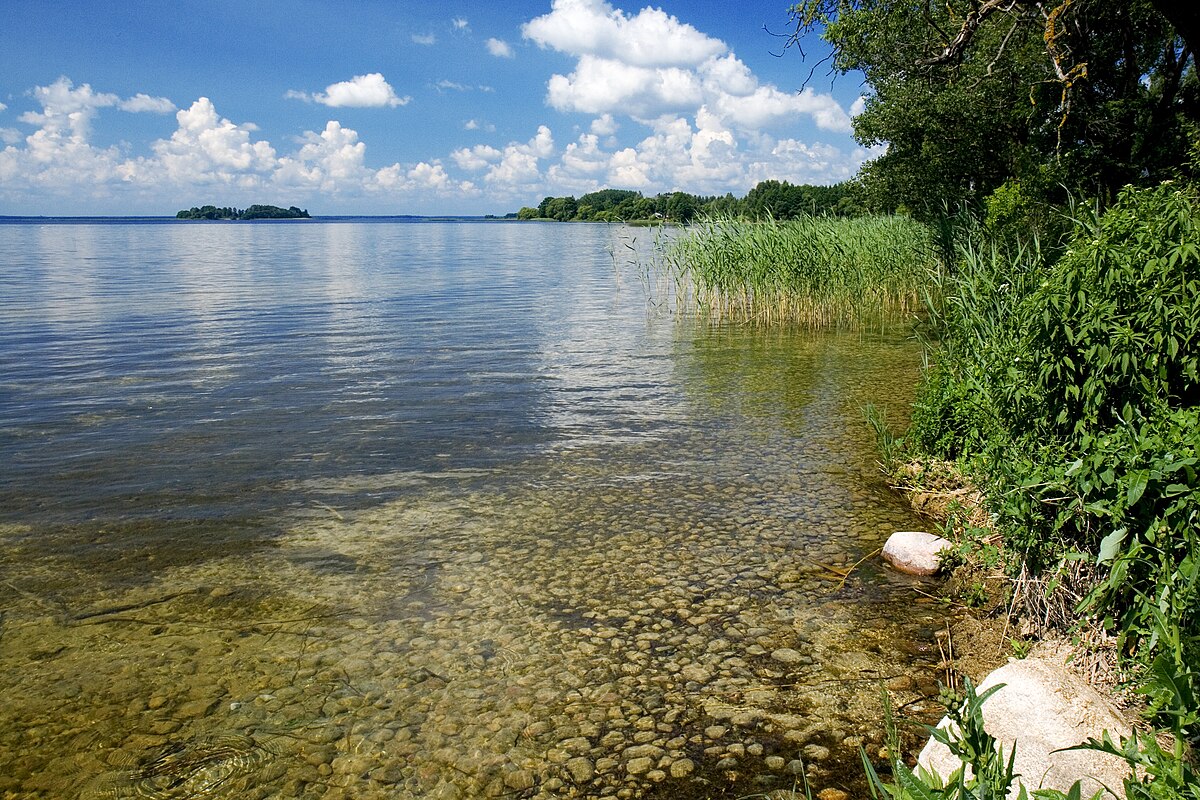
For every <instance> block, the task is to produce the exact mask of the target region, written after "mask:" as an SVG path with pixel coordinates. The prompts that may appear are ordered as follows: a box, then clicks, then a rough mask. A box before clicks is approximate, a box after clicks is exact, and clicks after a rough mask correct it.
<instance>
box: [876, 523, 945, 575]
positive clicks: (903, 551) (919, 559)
mask: <svg viewBox="0 0 1200 800" xmlns="http://www.w3.org/2000/svg"><path fill="white" fill-rule="evenodd" d="M951 546H952V545H951V544H950V542H949V541H948V540H946V539H943V538H942V537H941V536H936V535H934V534H932V533H926V532H924V531H897V532H896V533H893V534H892V535H891V536H889V537H888V540H887V543H886V544H884V546H883V558H884V560H885V561H887V562H888V563H889V564H891V565H892V566H893V567H895V568H896V569H898V570H899V571H901V572H906V573H908V574H909V575H934V574H936V573H937V571H938V570H939V569H941V564H940V563H939V561H938V554H939V553H941V552H942V550H946V549H948V548H950V547H951Z"/></svg>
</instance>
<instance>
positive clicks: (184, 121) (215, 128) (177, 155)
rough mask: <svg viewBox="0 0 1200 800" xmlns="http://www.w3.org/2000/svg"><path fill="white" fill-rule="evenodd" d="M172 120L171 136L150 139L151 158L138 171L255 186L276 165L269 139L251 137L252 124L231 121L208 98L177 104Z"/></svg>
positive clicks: (187, 182) (188, 182) (178, 179)
mask: <svg viewBox="0 0 1200 800" xmlns="http://www.w3.org/2000/svg"><path fill="white" fill-rule="evenodd" d="M175 120H176V122H178V123H179V127H178V128H176V130H175V132H174V133H172V134H171V138H170V139H159V140H158V141H157V142H155V143H154V144H153V146H152V149H153V150H154V154H155V160H154V161H153V162H152V163H147V162H144V161H143V162H141V163H139V165H138V166H139V167H140V168H142V169H140V170H139V172H141V171H142V170H148V171H157V170H161V171H162V172H164V173H165V176H166V177H167V178H169V179H170V180H172V181H173V182H175V183H178V184H183V185H191V184H200V185H203V184H207V183H228V184H234V185H241V186H254V185H259V184H261V183H262V180H263V177H264V176H265V175H268V174H269V173H270V172H271V171H272V170H273V169H274V168H275V166H276V159H275V148H273V147H272V146H271V144H270V143H269V142H265V141H257V142H256V141H252V140H251V137H250V134H251V133H252V132H254V130H255V126H252V125H246V124H243V125H235V124H234V123H233V122H231V121H229V120H228V119H225V118H224V117H221V116H219V115H218V114H217V110H216V108H215V107H214V106H213V103H212V101H211V100H209V99H208V98H207V97H201V98H200V99H199V100H197V101H196V102H194V103H192V105H191V106H190V107H188V108H184V109H180V110H179V111H178V112H177V113H176V114H175ZM143 174H144V173H143Z"/></svg>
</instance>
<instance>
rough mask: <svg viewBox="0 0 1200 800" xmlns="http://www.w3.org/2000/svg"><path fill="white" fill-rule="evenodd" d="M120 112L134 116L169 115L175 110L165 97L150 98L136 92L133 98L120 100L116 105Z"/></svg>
mask: <svg viewBox="0 0 1200 800" xmlns="http://www.w3.org/2000/svg"><path fill="white" fill-rule="evenodd" d="M117 107H118V108H120V109H121V110H122V111H129V112H131V113H134V114H143V113H145V114H170V113H171V112H172V111H174V110H175V104H174V103H172V102H171V101H170V100H168V99H167V98H165V97H151V96H150V95H148V94H145V93H144V92H138V93H137V94H135V95H134V96H133V97H130V98H128V99H125V100H122V101H121V102H120V103H118V104H117Z"/></svg>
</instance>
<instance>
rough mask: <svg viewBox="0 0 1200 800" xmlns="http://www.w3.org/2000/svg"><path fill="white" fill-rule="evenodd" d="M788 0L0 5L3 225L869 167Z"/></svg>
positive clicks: (327, 207)
mask: <svg viewBox="0 0 1200 800" xmlns="http://www.w3.org/2000/svg"><path fill="white" fill-rule="evenodd" d="M787 5H788V3H787V2H786V0H775V1H774V2H759V0H744V1H743V2H703V3H697V2H661V3H658V4H655V5H645V4H642V3H638V2H623V0H617V1H616V2H606V1H605V0H542V1H541V2H524V1H523V0H519V1H516V2H507V3H430V2H408V0H390V1H386V0H354V2H350V1H349V0H346V1H344V2H333V0H329V2H318V1H317V0H291V2H286V3H283V2H253V1H252V0H238V1H237V2H228V1H227V0H209V1H208V2H205V3H197V4H180V3H169V2H145V1H142V0H128V1H127V2H121V3H93V2H61V3H46V2H44V0H4V12H3V18H4V19H3V24H0V214H39V215H54V214H64V215H78V214H173V213H174V212H175V211H176V210H178V209H180V208H184V207H188V206H191V205H198V204H199V205H202V204H205V203H213V204H216V205H237V206H245V205H249V204H251V203H273V204H276V205H285V206H286V205H299V206H303V207H306V208H308V209H309V210H310V211H311V212H313V213H314V214H362V213H366V214H483V213H505V212H507V211H514V210H516V209H517V208H519V207H520V206H523V205H536V204H537V203H538V201H540V200H541V198H542V197H544V196H546V195H567V194H573V195H576V196H578V195H580V194H583V193H585V192H588V191H592V190H595V189H597V188H604V187H614V188H623V189H636V190H639V191H641V192H643V193H645V194H647V195H652V194H656V193H658V192H663V191H673V190H677V189H678V190H683V191H689V192H693V193H697V194H724V193H725V192H733V193H734V194H736V195H742V194H744V193H745V192H746V191H748V190H749V189H750V188H751V187H753V186H754V184H756V183H757V182H758V181H760V180H764V179H768V178H776V179H780V180H790V181H792V182H793V183H818V184H826V183H833V182H836V181H839V180H843V179H845V178H847V177H849V176H851V175H853V174H854V172H856V171H857V169H858V166H859V165H860V164H861V163H862V161H863V160H864V159H866V158H869V157H870V156H871V155H872V154H871V153H869V152H866V151H864V150H863V149H861V148H859V147H858V146H857V145H856V144H855V142H854V140H853V137H852V136H851V134H850V121H851V117H852V115H853V114H854V113H855V112H856V111H857V110H858V109H859V108H860V107H861V101H860V99H859V98H860V94H861V92H862V91H863V87H862V86H861V85H860V83H859V81H858V80H856V79H855V78H854V76H845V77H841V78H838V79H837V80H833V79H832V78H831V77H830V76H829V75H828V73H827V70H826V69H825V68H824V67H820V68H818V71H817V73H816V76H815V77H814V78H813V79H812V80H810V81H809V82H808V84H807V85H805V79H806V77H807V76H808V75H809V71H810V68H811V66H812V64H813V62H814V61H815V60H816V59H818V58H820V57H821V56H822V55H823V54H824V52H825V50H824V48H823V44H822V43H821V42H820V41H819V40H815V39H814V40H810V41H806V42H805V49H806V52H807V54H808V60H807V61H804V60H802V59H801V58H800V55H799V53H798V52H797V51H795V50H792V51H788V52H786V53H784V54H783V56H782V57H780V56H779V53H780V48H781V42H782V40H781V39H778V38H775V37H773V36H771V35H770V34H769V33H767V32H766V31H764V26H766V27H767V28H769V29H771V30H774V31H778V32H785V31H786V30H787V23H788V14H787Z"/></svg>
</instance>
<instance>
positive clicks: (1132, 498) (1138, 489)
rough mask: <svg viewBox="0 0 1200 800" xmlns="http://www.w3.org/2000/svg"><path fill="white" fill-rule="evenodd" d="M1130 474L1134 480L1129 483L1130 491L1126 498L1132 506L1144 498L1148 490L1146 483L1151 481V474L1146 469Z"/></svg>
mask: <svg viewBox="0 0 1200 800" xmlns="http://www.w3.org/2000/svg"><path fill="white" fill-rule="evenodd" d="M1130 475H1131V477H1132V478H1133V481H1132V482H1131V483H1130V484H1129V492H1128V494H1127V495H1126V497H1125V499H1126V502H1127V503H1129V505H1131V506H1132V505H1133V504H1134V503H1136V502H1137V501H1138V500H1141V499H1142V494H1143V493H1145V491H1146V485H1147V484H1148V483H1149V482H1150V475H1149V473H1148V472H1147V471H1146V470H1144V469H1140V470H1137V471H1136V472H1132V473H1130Z"/></svg>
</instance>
